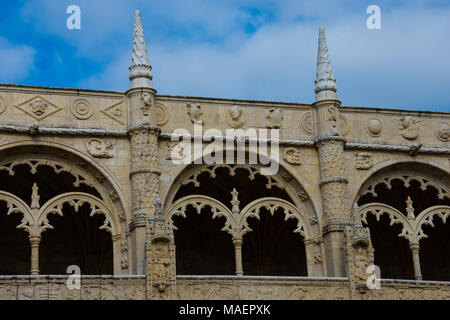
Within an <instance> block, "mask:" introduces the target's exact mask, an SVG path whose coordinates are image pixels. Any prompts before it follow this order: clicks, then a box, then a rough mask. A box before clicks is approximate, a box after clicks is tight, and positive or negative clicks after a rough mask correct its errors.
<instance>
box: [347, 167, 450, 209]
mask: <svg viewBox="0 0 450 320" xmlns="http://www.w3.org/2000/svg"><path fill="white" fill-rule="evenodd" d="M408 164H416V165H417V164H419V165H423V166H424V167H428V168H429V169H431V170H440V171H441V172H443V173H445V174H446V175H447V176H450V172H449V170H448V168H447V167H444V166H442V165H441V164H439V163H437V162H435V161H427V162H423V161H418V160H415V161H413V162H412V161H398V160H389V161H383V162H381V163H379V164H377V165H376V166H374V167H373V168H371V169H370V170H368V171H367V173H366V174H365V175H364V177H363V178H362V179H360V180H359V181H358V183H356V184H355V186H354V188H353V189H352V190H351V191H350V194H351V196H350V199H351V202H350V203H351V204H352V205H353V204H354V203H356V202H357V201H358V199H359V197H360V196H361V192H362V191H363V190H364V189H367V187H368V186H367V185H368V184H370V183H371V180H372V179H373V178H374V177H375V178H376V177H377V176H378V175H379V174H380V173H382V172H383V171H385V170H387V169H389V168H393V171H395V169H394V167H395V166H407V165H408ZM406 173H407V175H409V176H411V175H413V174H412V173H411V171H406ZM419 175H420V173H419ZM439 184H440V183H439ZM447 189H450V186H449V188H447Z"/></svg>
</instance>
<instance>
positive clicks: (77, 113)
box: [70, 99, 94, 120]
mask: <svg viewBox="0 0 450 320" xmlns="http://www.w3.org/2000/svg"><path fill="white" fill-rule="evenodd" d="M70 111H71V112H72V114H73V115H74V117H75V118H77V119H79V120H87V119H89V118H90V117H92V114H93V113H94V108H92V106H91V105H90V104H89V102H87V101H86V100H83V99H80V100H76V101H75V102H74V103H73V104H72V107H71V108H70Z"/></svg>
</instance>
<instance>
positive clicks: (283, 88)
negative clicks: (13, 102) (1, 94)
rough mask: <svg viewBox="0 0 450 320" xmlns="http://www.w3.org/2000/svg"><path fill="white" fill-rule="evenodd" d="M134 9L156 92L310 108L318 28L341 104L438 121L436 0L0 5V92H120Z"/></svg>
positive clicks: (446, 79)
mask: <svg viewBox="0 0 450 320" xmlns="http://www.w3.org/2000/svg"><path fill="white" fill-rule="evenodd" d="M72 4H75V5H78V6H79V7H80V8H81V30H68V29H67V27H66V20H67V18H68V17H69V15H68V14H67V13H66V9H67V7H68V6H69V5H72ZM371 4H375V5H378V6H379V7H380V8H381V27H382V28H381V30H368V29H367V27H366V20H367V18H368V17H369V14H367V13H366V9H367V7H368V6H369V5H371ZM136 9H138V10H140V11H141V14H142V19H143V23H144V29H145V35H146V39H147V45H148V49H149V55H150V63H151V65H152V66H153V76H154V86H155V88H156V89H157V90H158V93H159V94H171V95H186V96H203V97H220V98H236V99H251V100H270V101H286V102H301V103H311V102H312V101H313V100H314V79H315V63H316V55H317V38H318V31H319V26H321V25H323V26H324V27H325V29H326V33H327V37H328V46H329V50H330V54H331V62H332V66H333V72H334V75H335V77H336V79H337V84H338V94H339V97H340V99H341V100H342V102H343V105H347V106H349V105H351V106H366V107H380V108H396V109H410V110H432V111H447V112H450V1H448V0H442V1H414V0H409V1H406V0H405V1H377V0H371V1H365V0H347V1H337V0H330V1H325V0H311V1H308V0H306V1H301V0H283V1H280V0H226V1H219V0H215V1H212V0H211V1H209V0H164V1H162V0H154V1H153V0H127V1H126V0H123V1H122V0H114V1H112V0H70V1H66V0H45V1H43V0H28V1H25V0H17V1H8V2H5V1H2V10H1V11H0V83H13V84H26V85H38V86H52V87H71V88H83V89H102V90H117V91H125V90H126V89H127V87H128V84H129V82H128V66H129V65H130V62H131V45H132V32H133V18H134V11H135V10H136Z"/></svg>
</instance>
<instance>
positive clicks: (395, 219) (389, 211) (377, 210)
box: [359, 203, 414, 240]
mask: <svg viewBox="0 0 450 320" xmlns="http://www.w3.org/2000/svg"><path fill="white" fill-rule="evenodd" d="M359 210H360V214H361V220H362V222H364V223H365V224H367V215H369V214H371V215H374V216H375V218H376V219H377V221H380V217H381V216H382V215H387V216H388V218H389V220H390V225H391V226H392V225H394V224H400V225H401V226H402V232H401V233H400V234H399V237H403V238H405V239H407V240H410V239H413V237H414V230H413V228H412V226H411V225H410V224H409V222H408V219H407V218H406V217H405V215H404V214H403V213H401V212H400V211H398V210H397V209H396V208H393V207H391V206H389V205H387V204H384V203H368V204H365V205H363V206H361V207H360V208H359Z"/></svg>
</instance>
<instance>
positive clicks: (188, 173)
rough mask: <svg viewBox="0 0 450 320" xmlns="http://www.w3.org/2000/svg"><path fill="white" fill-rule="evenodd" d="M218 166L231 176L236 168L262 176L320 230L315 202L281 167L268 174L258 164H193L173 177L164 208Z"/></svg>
mask: <svg viewBox="0 0 450 320" xmlns="http://www.w3.org/2000/svg"><path fill="white" fill-rule="evenodd" d="M219 168H225V169H227V172H228V174H229V175H230V176H231V177H233V176H235V175H236V172H237V170H244V171H246V172H247V173H248V179H249V180H250V181H254V180H255V179H256V177H258V176H261V177H264V179H265V180H266V183H265V184H264V187H265V188H266V189H268V190H271V189H272V188H273V187H276V188H278V189H279V190H282V191H284V192H286V194H287V195H288V196H289V200H291V201H292V204H293V205H294V206H296V207H298V208H300V210H301V211H302V212H304V213H308V214H307V215H306V218H307V219H308V220H310V221H313V222H314V223H315V224H317V225H318V230H321V219H320V217H319V216H317V213H316V210H315V204H314V203H313V199H312V198H311V197H310V196H309V194H308V193H307V191H306V190H305V188H303V186H302V185H301V184H300V183H299V182H298V181H297V179H296V178H295V177H293V176H292V175H291V173H289V172H288V171H287V170H285V169H284V168H283V167H280V171H279V173H278V174H276V175H272V176H268V175H262V174H261V167H260V166H258V165H240V164H215V165H207V164H202V165H193V166H191V167H188V168H186V169H185V170H184V171H182V172H181V173H180V174H179V175H178V176H177V177H176V179H175V181H174V183H173V184H172V186H171V188H170V190H169V191H168V193H167V196H166V200H165V205H164V208H168V207H170V206H172V204H173V203H174V199H175V198H176V195H177V194H178V191H179V190H180V189H181V188H182V187H184V186H187V185H189V184H191V185H192V186H194V187H199V186H200V184H201V181H200V180H199V177H200V176H201V175H203V174H207V175H208V176H209V178H215V177H216V173H217V170H218V169H219Z"/></svg>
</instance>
